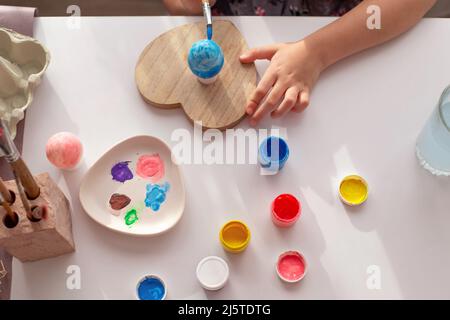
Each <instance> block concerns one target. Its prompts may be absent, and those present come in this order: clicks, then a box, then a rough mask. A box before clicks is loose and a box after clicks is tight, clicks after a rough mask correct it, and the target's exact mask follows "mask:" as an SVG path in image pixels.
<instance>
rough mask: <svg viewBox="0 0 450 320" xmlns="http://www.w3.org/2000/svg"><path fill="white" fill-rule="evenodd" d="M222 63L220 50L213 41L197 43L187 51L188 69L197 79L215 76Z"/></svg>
mask: <svg viewBox="0 0 450 320" xmlns="http://www.w3.org/2000/svg"><path fill="white" fill-rule="evenodd" d="M223 63H224V58H223V52H222V49H221V48H220V47H219V45H218V44H217V43H215V42H214V41H213V40H200V41H197V42H196V43H194V44H193V45H192V47H191V50H189V56H188V64H189V68H190V69H191V71H192V73H193V74H195V75H196V76H197V77H199V78H203V79H209V78H212V77H214V76H216V75H217V74H218V73H219V72H220V70H221V69H222V67H223Z"/></svg>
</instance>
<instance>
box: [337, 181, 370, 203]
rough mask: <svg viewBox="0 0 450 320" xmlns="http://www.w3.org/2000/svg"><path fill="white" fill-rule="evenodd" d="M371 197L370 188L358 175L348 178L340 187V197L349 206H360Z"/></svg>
mask: <svg viewBox="0 0 450 320" xmlns="http://www.w3.org/2000/svg"><path fill="white" fill-rule="evenodd" d="M368 196H369V187H368V184H367V182H366V180H364V179H363V178H362V177H360V176H358V175H351V176H347V177H345V178H344V179H342V181H341V184H340V185H339V197H340V198H341V200H342V202H344V203H345V204H347V205H349V206H358V205H360V204H363V203H364V202H366V200H367V197H368Z"/></svg>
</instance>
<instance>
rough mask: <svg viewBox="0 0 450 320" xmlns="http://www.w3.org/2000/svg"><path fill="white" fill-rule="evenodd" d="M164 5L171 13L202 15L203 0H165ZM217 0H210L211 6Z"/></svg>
mask: <svg viewBox="0 0 450 320" xmlns="http://www.w3.org/2000/svg"><path fill="white" fill-rule="evenodd" d="M163 3H164V5H165V6H166V8H167V10H168V11H169V13H170V14H171V15H174V16H176V15H182V16H185V15H192V16H193V15H201V14H202V12H203V11H202V0H163ZM215 3H216V0H209V4H210V5H211V7H212V6H213V5H214V4H215Z"/></svg>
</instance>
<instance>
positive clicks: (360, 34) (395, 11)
mask: <svg viewBox="0 0 450 320" xmlns="http://www.w3.org/2000/svg"><path fill="white" fill-rule="evenodd" d="M435 2H436V0H365V1H363V2H362V3H361V4H360V5H358V6H357V7H356V8H354V9H353V10H352V11H350V12H349V13H347V14H346V15H344V16H343V17H341V18H340V19H338V20H336V21H334V22H333V23H331V24H329V25H327V26H325V27H324V28H322V29H320V30H318V31H317V32H315V33H313V34H311V35H310V36H308V37H306V38H305V39H303V40H301V41H299V42H295V43H289V44H286V43H282V44H274V45H269V46H265V47H260V48H256V49H251V50H249V51H248V52H246V53H244V54H243V55H242V56H241V61H242V62H243V63H250V62H253V61H255V60H257V59H269V60H271V63H270V66H269V68H268V69H267V71H266V73H265V74H264V76H263V77H262V79H261V81H260V82H259V84H258V87H257V88H256V90H255V91H254V93H253V94H252V97H251V99H250V101H249V102H248V104H247V107H246V111H247V113H248V114H249V115H251V117H250V123H251V124H252V125H256V124H257V123H258V122H259V121H260V120H261V119H262V118H263V117H264V116H265V115H267V114H268V113H271V115H272V117H274V118H276V117H280V116H282V115H284V114H285V113H286V112H288V111H289V110H293V111H302V110H303V109H305V108H306V107H307V106H308V104H309V95H310V92H311V90H312V87H313V86H314V84H315V82H316V81H317V79H318V77H319V75H320V73H321V72H322V71H323V70H324V69H326V68H327V67H328V66H330V65H332V64H333V63H336V62H337V61H339V60H341V59H344V58H345V57H348V56H350V55H352V54H354V53H356V52H359V51H362V50H364V49H367V48H370V47H373V46H376V45H378V44H381V43H383V42H386V41H388V40H390V39H392V38H394V37H396V36H398V35H400V34H401V33H403V32H405V31H406V30H408V29H409V28H411V27H412V26H414V25H415V24H416V23H417V22H418V21H419V20H420V19H421V18H422V17H423V16H424V15H425V13H426V12H427V11H428V10H429V9H430V8H431V7H432V6H433V5H434V3H435ZM369 5H377V6H379V7H380V8H381V29H380V30H377V29H374V30H370V29H369V28H368V27H367V19H368V18H369V16H370V15H369V14H368V13H367V12H366V10H367V7H368V6H369ZM266 96H267V97H266ZM265 97H266V99H264V98H265Z"/></svg>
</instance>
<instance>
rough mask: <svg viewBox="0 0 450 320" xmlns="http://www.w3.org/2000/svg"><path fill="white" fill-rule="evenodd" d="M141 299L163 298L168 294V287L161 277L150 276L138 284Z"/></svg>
mask: <svg viewBox="0 0 450 320" xmlns="http://www.w3.org/2000/svg"><path fill="white" fill-rule="evenodd" d="M137 293H138V297H139V299H140V300H162V299H164V297H165V295H166V287H165V286H164V283H162V281H161V280H160V279H159V278H156V277H152V276H148V277H145V278H144V279H143V280H142V281H141V282H139V284H138V288H137Z"/></svg>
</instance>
